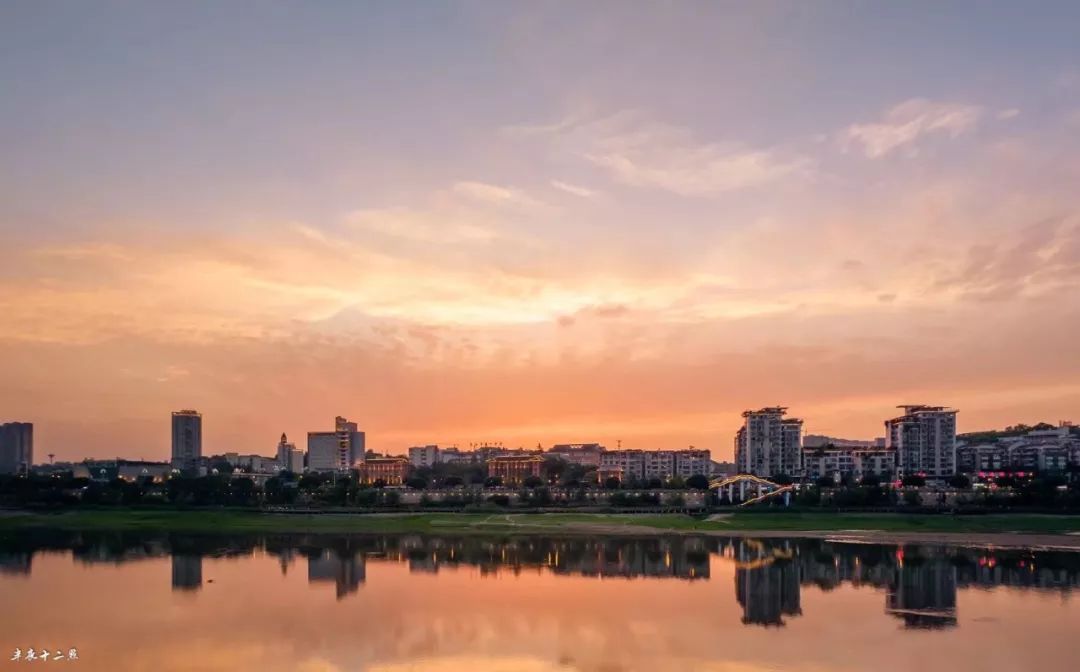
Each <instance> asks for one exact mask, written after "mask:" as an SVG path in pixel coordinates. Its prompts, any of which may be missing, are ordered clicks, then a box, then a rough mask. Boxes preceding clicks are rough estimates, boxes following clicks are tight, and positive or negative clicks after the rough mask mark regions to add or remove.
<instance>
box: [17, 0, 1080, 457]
mask: <svg viewBox="0 0 1080 672" xmlns="http://www.w3.org/2000/svg"><path fill="white" fill-rule="evenodd" d="M1050 5H1052V6H1053V7H1052V11H1051V7H1050ZM1077 23H1080V6H1077V5H1076V4H1075V3H1066V2H1060V3H1053V2H1052V3H1047V6H1044V8H1043V10H1042V11H1030V9H1028V8H1026V7H1023V6H1020V5H1017V6H980V7H979V8H978V11H974V10H973V9H972V8H971V7H970V6H965V5H964V4H962V3H959V4H953V5H947V6H941V5H940V4H939V3H928V2H925V3H924V2H915V3H904V4H903V5H885V6H881V5H873V6H870V5H851V4H842V3H832V2H823V3H815V4H814V5H812V6H806V5H802V4H796V3H789V4H785V3H775V4H773V3H770V4H759V3H748V4H737V3H710V4H708V5H705V6H700V5H697V4H690V3H686V4H680V3H658V4H655V5H635V6H630V5H627V4H625V3H602V2H598V3H595V4H590V5H588V6H579V5H576V4H573V5H571V4H569V3H558V2H554V3H544V4H539V5H537V4H522V3H498V4H493V3H472V2H462V3H451V4H440V5H428V4H417V5H400V4H391V5H386V6H380V5H370V4H366V3H355V4H352V5H349V4H344V5H338V6H334V7H333V8H332V9H331V8H327V7H322V6H319V5H304V4H289V3H283V4H281V5H274V6H273V7H267V8H263V9H253V8H251V7H240V6H221V5H219V4H215V3H200V2H191V3H162V2H147V3H140V4H139V5H136V6H132V5H131V4H130V3H118V2H109V1H107V0H103V1H102V2H98V3H94V5H93V7H90V6H83V5H79V4H71V3H68V4H64V3H32V2H13V3H5V4H3V6H0V39H2V43H3V44H4V45H5V58H3V59H0V86H3V88H4V90H5V91H6V92H9V95H5V96H4V100H3V104H2V110H0V143H2V144H3V146H4V148H5V152H4V156H3V158H0V249H2V250H3V252H4V254H3V256H2V259H0V315H3V319H0V380H2V381H4V384H3V385H0V409H3V413H4V417H3V418H2V419H0V420H3V421H5V422H6V421H16V420H18V421H26V422H32V423H34V426H35V430H34V431H35V435H34V442H35V446H36V452H37V458H38V460H39V461H40V460H41V457H42V456H43V455H45V454H48V453H54V454H55V456H56V459H57V460H58V461H62V460H73V459H81V458H82V457H111V456H115V455H116V453H117V452H118V450H122V451H123V452H124V453H125V454H128V455H130V456H131V457H143V458H148V459H151V458H152V459H167V456H168V455H169V451H170V446H169V438H168V432H167V430H166V429H165V428H164V427H165V425H164V424H163V423H164V420H163V418H165V417H166V415H167V414H168V413H170V412H172V411H175V410H176V409H181V408H187V407H189V406H192V405H193V406H194V407H195V408H197V409H199V411H200V412H201V413H203V414H204V416H205V423H206V426H205V437H206V440H205V449H206V451H208V452H210V451H215V450H218V451H224V450H232V451H238V452H241V453H256V454H260V455H268V454H273V451H274V447H275V445H276V444H277V440H278V437H279V435H280V434H281V433H282V432H285V433H287V435H288V436H291V437H294V438H298V437H303V436H305V435H306V433H307V432H309V431H315V430H318V429H319V428H326V423H327V420H328V418H331V417H333V415H334V414H335V413H338V412H341V413H345V415H347V416H348V417H349V418H352V419H354V420H356V421H357V422H358V423H359V424H360V426H361V427H362V428H363V429H364V430H365V432H367V435H366V442H367V445H368V446H370V447H371V448H373V449H375V450H390V451H394V452H396V451H399V450H403V449H404V448H406V447H408V446H411V445H417V444H426V443H432V442H437V443H440V444H446V445H449V444H457V445H459V446H466V445H468V444H469V443H472V442H476V441H482V440H491V441H501V442H503V443H504V444H505V445H507V446H515V447H516V446H519V445H520V446H523V447H531V446H534V445H536V443H537V442H539V441H542V442H544V443H545V445H546V444H548V443H550V442H566V441H598V442H600V443H603V444H605V445H607V446H614V445H616V443H617V442H618V441H622V444H623V445H624V446H627V447H630V446H639V447H649V448H652V447H657V448H661V447H662V448H677V447H680V448H681V447H686V446H689V445H693V446H697V447H701V448H708V449H709V450H711V451H712V453H713V456H714V458H715V459H731V451H732V446H731V437H732V436H733V435H734V434H735V432H736V431H737V429H738V428H739V426H740V425H741V424H742V422H741V418H740V413H741V412H742V411H743V410H744V409H745V408H749V407H754V408H757V407H764V406H767V405H769V404H775V403H778V402H779V403H783V404H785V405H786V406H788V407H790V408H792V409H793V412H795V413H796V414H797V415H798V417H800V418H804V419H806V420H807V423H808V424H807V428H806V431H807V432H808V433H814V434H825V435H829V436H839V437H849V438H873V437H877V436H880V435H881V432H882V419H883V418H884V417H885V416H886V414H887V412H888V409H893V408H894V407H895V406H896V405H897V404H898V403H901V402H906V401H915V402H918V401H926V402H928V403H930V402H932V403H942V404H947V405H949V406H951V407H954V408H961V409H963V412H962V414H961V415H960V416H959V418H958V420H957V422H958V423H959V427H958V428H957V431H959V432H964V431H974V430H982V429H990V428H995V427H1004V426H1006V425H1009V424H1015V423H1017V422H1026V423H1034V422H1039V421H1048V422H1051V423H1054V422H1057V421H1059V420H1064V419H1073V418H1075V417H1076V416H1077V409H1080V383H1077V382H1076V381H1077V380H1080V378H1078V374H1080V339H1076V338H1075V333H1076V332H1077V330H1078V329H1080V291H1078V290H1080V193H1078V192H1077V190H1076V188H1075V185H1076V184H1078V183H1080V165H1078V163H1077V162H1076V160H1075V157H1076V156H1077V155H1078V154H1080V66H1078V65H1077V64H1078V63H1080V43H1078V41H1077V40H1076V39H1075V35H1074V34H1073V33H1074V26H1075V25H1077ZM327 409H329V412H328V410H327Z"/></svg>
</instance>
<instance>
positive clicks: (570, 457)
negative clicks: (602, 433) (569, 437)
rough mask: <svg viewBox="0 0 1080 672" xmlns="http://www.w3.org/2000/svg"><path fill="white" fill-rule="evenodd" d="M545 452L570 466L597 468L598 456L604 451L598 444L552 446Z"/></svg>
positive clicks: (598, 463)
mask: <svg viewBox="0 0 1080 672" xmlns="http://www.w3.org/2000/svg"><path fill="white" fill-rule="evenodd" d="M547 452H548V454H549V455H553V456H555V457H560V458H562V459H564V460H566V461H567V462H569V463H571V464H580V465H582V466H585V467H599V466H600V455H602V454H603V453H604V452H605V449H604V447H603V446H601V445H600V444H599V443H560V444H556V445H554V446H552V447H551V448H550V449H549V450H548V451H547Z"/></svg>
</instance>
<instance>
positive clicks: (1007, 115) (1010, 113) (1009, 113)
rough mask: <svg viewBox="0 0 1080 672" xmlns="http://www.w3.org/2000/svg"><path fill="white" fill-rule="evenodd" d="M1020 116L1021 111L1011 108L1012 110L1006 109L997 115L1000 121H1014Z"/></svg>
mask: <svg viewBox="0 0 1080 672" xmlns="http://www.w3.org/2000/svg"><path fill="white" fill-rule="evenodd" d="M1018 116H1020V110H1018V109H1016V108H1015V107H1010V108H1008V109H1005V110H999V111H998V113H997V118H998V119H1000V120H1001V121H1006V120H1008V119H1014V118H1016V117H1018Z"/></svg>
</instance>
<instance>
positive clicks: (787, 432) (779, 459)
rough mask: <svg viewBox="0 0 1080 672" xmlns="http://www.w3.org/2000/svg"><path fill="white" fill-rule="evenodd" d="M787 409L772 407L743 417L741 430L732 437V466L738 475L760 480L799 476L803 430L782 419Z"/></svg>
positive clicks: (795, 421)
mask: <svg viewBox="0 0 1080 672" xmlns="http://www.w3.org/2000/svg"><path fill="white" fill-rule="evenodd" d="M785 413H787V408H785V407H783V406H772V407H768V408H761V409H758V410H756V411H745V412H744V413H743V418H744V422H743V426H742V427H740V428H739V431H738V432H737V433H736V434H735V465H736V467H737V468H738V471H739V473H740V474H753V475H755V476H761V477H762V478H775V477H777V476H780V475H785V476H790V477H792V478H796V477H798V476H801V475H802V472H803V465H802V426H803V421H802V420H799V419H797V418H785V417H784V414H785Z"/></svg>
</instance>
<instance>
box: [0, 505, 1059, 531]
mask: <svg viewBox="0 0 1080 672" xmlns="http://www.w3.org/2000/svg"><path fill="white" fill-rule="evenodd" d="M33 527H39V528H40V527H49V528H59V529H67V530H120V531H126V530H131V531H137V530H145V531H173V532H195V533H236V532H283V533H284V532H325V533H349V532H355V533H365V532H369V533H398V532H433V533H434V532H444V533H466V534H468V533H477V534H482V533H515V534H543V533H580V534H619V533H626V534H649V533H658V534H663V533H695V532H698V533H708V534H722V533H724V532H733V533H734V532H737V533H746V532H758V531H760V532H793V533H798V532H853V531H867V532H880V533H888V532H895V533H978V534H996V533H1028V534H1042V535H1047V534H1067V533H1075V532H1080V516H1049V515H1036V514H1008V515H971V516H952V515H906V514H851V513H847V514H831V513H732V514H722V515H717V516H711V517H709V518H707V519H703V518H695V517H691V516H687V515H679V514H663V515H657V514H589V513H544V514H521V513H518V514H515V513H492V514H487V513H402V514H315V515H305V514H268V513H250V512H234V511H145V510H95V511H67V512H62V513H48V514H39V513H23V512H7V513H4V514H2V515H0V530H5V529H7V530H10V529H25V528H33Z"/></svg>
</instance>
